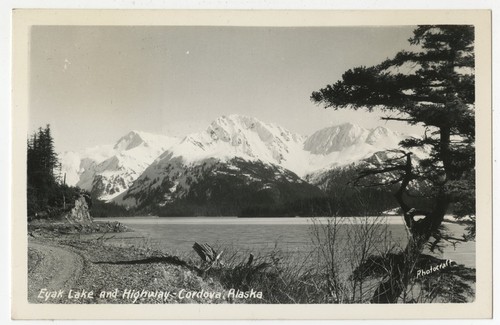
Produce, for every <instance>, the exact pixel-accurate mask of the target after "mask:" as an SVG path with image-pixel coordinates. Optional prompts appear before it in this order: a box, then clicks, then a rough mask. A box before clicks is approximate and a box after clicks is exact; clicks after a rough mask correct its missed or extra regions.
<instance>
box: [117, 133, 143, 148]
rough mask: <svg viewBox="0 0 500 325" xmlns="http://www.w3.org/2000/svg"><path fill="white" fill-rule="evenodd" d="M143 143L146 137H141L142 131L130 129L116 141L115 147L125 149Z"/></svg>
mask: <svg viewBox="0 0 500 325" xmlns="http://www.w3.org/2000/svg"><path fill="white" fill-rule="evenodd" d="M143 143H145V142H144V139H143V138H142V137H141V133H140V132H138V131H130V132H129V133H127V134H126V135H124V136H123V137H121V138H120V139H119V140H118V141H117V142H116V144H115V146H114V147H113V149H115V150H118V151H125V150H130V149H133V148H135V147H137V146H140V145H141V144H143Z"/></svg>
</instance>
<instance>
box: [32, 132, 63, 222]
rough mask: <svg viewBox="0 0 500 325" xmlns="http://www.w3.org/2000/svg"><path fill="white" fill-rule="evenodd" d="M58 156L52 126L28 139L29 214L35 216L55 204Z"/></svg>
mask: <svg viewBox="0 0 500 325" xmlns="http://www.w3.org/2000/svg"><path fill="white" fill-rule="evenodd" d="M57 166H58V159H57V155H56V153H55V150H54V140H53V138H52V134H51V130H50V125H47V126H46V127H45V129H42V128H39V129H38V131H37V132H35V133H34V134H33V135H32V136H31V137H30V138H29V139H28V152H27V177H28V214H34V213H36V212H37V211H38V210H42V209H44V208H45V207H47V206H48V205H51V204H53V201H54V199H55V197H56V192H57V179H56V174H55V171H56V168H57Z"/></svg>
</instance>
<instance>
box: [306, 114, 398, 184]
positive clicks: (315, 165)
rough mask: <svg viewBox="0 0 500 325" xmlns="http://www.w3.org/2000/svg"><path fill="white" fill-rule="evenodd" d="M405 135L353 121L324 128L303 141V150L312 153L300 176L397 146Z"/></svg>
mask: <svg viewBox="0 0 500 325" xmlns="http://www.w3.org/2000/svg"><path fill="white" fill-rule="evenodd" d="M405 137H406V136H404V135H402V134H399V133H396V132H393V131H391V130H389V129H387V128H385V127H381V126H379V127H376V128H374V129H365V128H362V127H360V126H358V125H356V124H352V123H345V124H341V125H336V126H331V127H328V128H324V129H321V130H319V131H317V132H315V133H313V134H312V135H311V136H310V137H308V138H307V140H306V141H305V142H304V150H305V151H307V152H308V153H309V156H308V160H307V165H308V167H307V169H306V173H300V175H302V176H305V174H310V173H315V172H320V171H324V170H325V169H331V168H335V167H339V166H343V165H347V164H350V163H352V162H356V161H359V160H361V159H365V158H368V157H369V156H371V155H373V154H374V153H375V152H378V151H382V150H387V149H394V148H397V147H398V143H399V142H400V141H401V140H403V139H404V138H405Z"/></svg>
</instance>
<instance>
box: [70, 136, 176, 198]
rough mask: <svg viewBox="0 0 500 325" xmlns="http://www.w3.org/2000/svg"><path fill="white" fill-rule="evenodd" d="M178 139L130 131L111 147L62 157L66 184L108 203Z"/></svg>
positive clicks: (71, 153) (72, 153) (97, 148)
mask: <svg viewBox="0 0 500 325" xmlns="http://www.w3.org/2000/svg"><path fill="white" fill-rule="evenodd" d="M178 141H179V139H178V138H173V137H168V136H162V135H153V134H149V133H146V132H138V131H131V132H129V133H128V134H126V135H125V136H123V137H122V138H120V139H119V140H118V141H117V143H116V144H115V145H114V146H113V147H111V146H102V147H96V148H93V149H90V150H83V151H81V152H66V153H64V154H62V159H61V162H62V165H63V172H65V173H66V182H67V184H69V185H76V186H79V187H80V188H82V189H85V190H88V191H91V192H92V193H93V194H95V195H97V196H98V197H99V198H100V199H103V200H110V199H112V198H113V197H115V196H117V195H118V194H120V193H122V192H123V191H125V190H126V189H128V187H129V186H130V185H131V184H132V182H133V181H134V180H135V179H136V178H137V177H138V176H139V175H140V174H141V173H142V172H143V171H144V170H145V169H146V168H147V167H148V166H149V165H150V164H151V162H153V161H154V159H155V158H157V157H158V156H159V155H160V154H161V153H162V152H164V151H165V150H166V149H168V148H169V147H171V146H172V145H173V144H174V143H176V142H178Z"/></svg>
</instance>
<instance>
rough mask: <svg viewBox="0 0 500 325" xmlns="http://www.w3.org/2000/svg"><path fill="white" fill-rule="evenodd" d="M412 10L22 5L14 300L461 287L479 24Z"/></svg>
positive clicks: (315, 301) (463, 295) (471, 210)
mask: <svg viewBox="0 0 500 325" xmlns="http://www.w3.org/2000/svg"><path fill="white" fill-rule="evenodd" d="M476 13H477V12H476ZM479 14H480V13H479ZM483 14H484V12H483ZM478 16H481V15H478ZM481 17H488V16H487V15H482V16H481ZM414 20H415V21H416V23H414V24H413V23H408V24H401V23H394V24H387V23H386V24H380V23H378V24H367V23H366V21H364V22H363V23H360V24H359V25H356V24H352V23H350V24H335V25H333V24H332V25H318V26H314V25H306V26H304V25H300V24H297V25H295V26H294V25H290V24H287V25H266V24H262V25H255V24H242V25H237V24H229V25H228V24H224V23H221V24H220V25H218V24H211V25H208V24H206V25H204V24H191V23H188V24H178V23H176V24H164V25H161V24H160V25H159V24H151V25H147V24H133V23H132V24H116V25H114V24H110V25H104V24H87V23H85V24H73V23H72V24H50V23H45V24H39V25H37V24H33V25H32V26H30V28H29V35H28V36H27V40H28V44H27V48H28V51H27V53H25V55H26V58H27V77H26V89H27V90H26V94H27V97H26V98H25V99H24V101H25V103H26V122H25V123H26V127H25V128H23V129H22V130H23V131H26V132H25V133H24V139H21V143H22V144H25V147H24V149H23V151H24V152H23V157H25V158H24V159H25V168H22V167H23V166H19V168H20V169H22V170H21V172H22V173H24V175H25V176H24V177H25V181H26V185H25V189H24V191H25V201H23V202H25V203H24V205H23V206H24V208H23V209H21V210H19V211H24V213H25V215H24V216H23V219H24V220H25V221H23V229H21V232H20V233H22V232H24V239H23V241H24V242H25V243H26V244H25V245H26V251H24V252H23V253H22V254H24V256H25V257H24V258H25V261H26V270H25V273H24V274H21V275H18V276H19V277H22V278H24V281H25V282H26V283H27V284H26V286H27V287H26V292H24V297H22V298H24V299H25V300H26V302H27V305H28V306H33V307H34V308H35V307H38V308H43V306H50V305H56V306H62V305H89V304H93V305H95V304H98V305H122V304H126V305H129V304H133V305H177V304H188V305H193V304H200V305H246V306H249V305H251V306H257V308H258V306H259V305H269V304H272V305H302V306H303V305H318V306H325V305H328V306H330V305H331V306H335V305H342V306H346V305H357V306H358V308H364V307H363V306H361V307H360V306H359V305H360V304H361V305H366V306H368V305H370V307H371V308H373V307H374V306H375V308H377V307H376V306H380V307H382V306H387V305H422V306H424V305H425V306H429V305H433V304H436V305H439V306H451V305H454V306H458V307H456V308H461V307H460V306H464V308H468V307H467V306H474V304H475V302H477V301H478V298H479V296H480V295H482V294H484V293H485V292H481V290H479V292H478V283H480V282H483V283H484V281H485V280H484V279H483V280H482V281H481V279H478V276H480V275H478V272H477V270H478V268H479V266H478V263H481V262H482V261H480V260H478V255H477V253H478V251H479V249H478V246H477V242H478V241H479V240H481V238H480V236H481V234H482V232H481V231H483V232H485V231H486V232H487V231H490V230H491V229H489V230H488V229H485V228H484V225H486V226H488V225H489V223H488V222H489V221H490V219H491V215H488V212H489V213H491V211H490V210H488V209H489V208H488V207H487V208H486V210H485V209H484V208H483V209H482V210H480V211H483V213H484V211H486V213H484V215H481V213H480V212H478V211H479V208H478V206H479V205H480V204H481V205H482V206H484V202H485V201H480V202H479V201H478V200H479V196H478V195H477V193H478V192H479V191H482V192H481V193H486V194H487V195H486V196H481V197H483V198H485V197H488V198H489V200H491V196H490V195H491V192H490V187H488V184H486V186H483V187H482V188H478V184H479V180H478V179H479V178H482V179H483V180H484V174H483V176H481V177H480V176H478V175H480V174H478V172H481V171H479V169H480V168H478V166H479V165H478V161H479V160H481V159H484V160H491V159H490V158H488V156H479V155H478V151H477V148H478V145H479V144H483V143H484V144H485V145H486V146H488V144H489V142H488V141H489V140H488V141H486V140H485V136H484V135H485V133H484V132H483V133H481V128H482V126H481V124H479V122H478V111H479V109H478V108H477V106H478V98H479V97H478V96H482V95H478V86H477V79H478V78H477V76H478V75H477V71H478V69H477V66H478V65H479V64H480V63H479V62H478V56H477V53H478V50H477V47H478V45H477V44H478V39H479V38H481V37H482V35H481V34H478V26H477V25H476V24H474V23H470V22H467V20H466V19H465V21H464V22H463V23H457V22H455V23H449V22H447V21H446V20H443V21H442V23H432V24H430V23H425V21H426V20H425V19H423V20H422V21H423V22H424V23H418V19H414ZM487 64H488V63H487ZM483 81H484V80H483ZM483 98H484V96H483ZM483 102H484V101H483ZM486 102H487V100H486ZM490 111H491V107H490V106H486V107H485V106H482V107H481V112H482V113H481V114H486V115H483V117H484V116H489V115H488V114H490ZM485 112H486V113H485ZM487 123H489V122H488V121H487ZM482 130H489V129H488V127H486V128H483V129H482ZM490 136H491V135H488V134H486V138H489V137H490ZM486 149H487V150H486V152H487V153H488V154H491V148H488V147H487V148H486ZM489 163H490V162H489V161H487V162H486V166H489V165H488V164H489ZM483 166H484V165H483ZM490 168H491V167H490ZM487 169H488V168H483V171H482V172H483V173H484V172H487ZM485 170H486V171H485ZM490 186H491V185H490ZM23 200H24V199H23ZM488 204H491V201H490V202H489V203H488ZM476 217H477V219H478V220H479V219H481V218H483V221H482V222H483V223H482V224H481V225H482V226H483V228H482V229H481V228H480V226H479V223H477V222H476ZM15 218H18V219H20V218H21V216H19V215H17V216H15ZM485 238H489V237H488V236H486V237H485ZM487 245H490V246H489V247H487V246H486V249H491V243H490V242H487ZM482 247H483V249H484V247H485V246H482ZM483 256H484V255H483ZM487 256H489V255H487ZM486 274H488V273H487V272H486ZM486 283H488V281H487V280H486ZM490 283H491V282H490ZM490 290H491V289H490ZM489 299H491V297H490V298H489ZM480 301H482V300H480ZM443 304H446V305H443ZM441 308H442V307H441ZM354 316H355V315H353V317H354Z"/></svg>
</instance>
